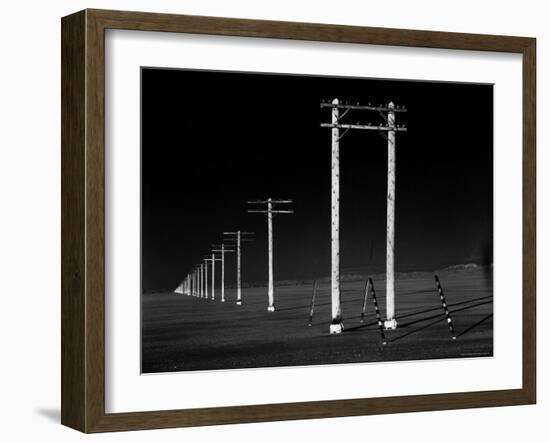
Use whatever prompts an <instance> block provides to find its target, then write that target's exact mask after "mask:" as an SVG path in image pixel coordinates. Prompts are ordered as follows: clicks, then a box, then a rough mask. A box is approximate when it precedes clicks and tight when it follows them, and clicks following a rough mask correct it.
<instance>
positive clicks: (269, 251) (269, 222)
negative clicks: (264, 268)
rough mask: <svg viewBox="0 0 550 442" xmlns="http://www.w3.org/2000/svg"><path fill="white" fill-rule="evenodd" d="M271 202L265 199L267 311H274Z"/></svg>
mask: <svg viewBox="0 0 550 442" xmlns="http://www.w3.org/2000/svg"><path fill="white" fill-rule="evenodd" d="M272 209H273V204H272V203H271V198H269V199H268V200H267V255H268V281H269V282H268V289H267V297H268V301H269V304H268V306H267V311H268V312H274V311H275V305H274V300H273V213H272Z"/></svg>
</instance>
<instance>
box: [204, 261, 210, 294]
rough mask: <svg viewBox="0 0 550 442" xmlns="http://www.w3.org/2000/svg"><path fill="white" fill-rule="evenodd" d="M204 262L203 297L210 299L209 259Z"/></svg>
mask: <svg viewBox="0 0 550 442" xmlns="http://www.w3.org/2000/svg"><path fill="white" fill-rule="evenodd" d="M203 261H204V283H203V288H204V292H203V297H204V298H205V299H208V261H209V258H203Z"/></svg>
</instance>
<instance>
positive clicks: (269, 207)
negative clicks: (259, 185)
mask: <svg viewBox="0 0 550 442" xmlns="http://www.w3.org/2000/svg"><path fill="white" fill-rule="evenodd" d="M292 202H293V201H292V200H273V199H271V198H268V199H267V200H258V201H247V203H248V204H266V209H265V210H256V209H253V210H251V209H249V210H248V213H265V214H267V256H268V290H267V296H268V306H267V311H268V312H274V311H275V303H274V294H273V215H275V214H279V213H294V210H291V209H290V210H289V209H277V208H274V205H275V207H276V205H278V204H292Z"/></svg>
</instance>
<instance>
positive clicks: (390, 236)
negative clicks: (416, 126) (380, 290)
mask: <svg viewBox="0 0 550 442" xmlns="http://www.w3.org/2000/svg"><path fill="white" fill-rule="evenodd" d="M321 108H330V109H331V111H332V121H331V123H321V127H328V128H330V129H331V135H332V180H331V186H332V196H331V219H332V226H331V249H332V271H331V299H332V322H331V325H330V333H341V332H342V330H343V328H344V327H343V324H342V313H341V307H340V140H341V139H342V137H343V136H344V135H345V134H346V133H347V132H348V131H349V130H373V131H377V132H378V133H379V134H380V135H382V136H383V138H385V139H386V140H387V143H388V193H387V219H386V321H384V327H385V328H386V329H395V328H396V327H397V321H396V320H395V266H394V254H395V133H396V132H406V131H407V129H406V128H405V127H404V126H403V125H401V126H398V125H396V124H395V113H396V112H406V109H405V108H404V107H399V106H395V105H394V103H393V102H391V103H389V104H388V105H387V106H386V105H380V106H371V105H370V104H369V105H368V106H363V105H360V104H355V105H351V104H341V103H340V101H339V100H338V99H337V98H335V99H334V100H332V101H331V102H325V103H321ZM341 110H343V112H342V114H340V111H341ZM352 110H361V111H374V112H377V113H378V114H379V115H380V116H381V117H382V119H383V120H384V123H382V124H379V125H376V124H371V123H368V124H360V123H357V124H347V123H343V122H342V119H343V118H344V116H345V115H346V114H347V113H348V112H350V111H352ZM341 129H344V132H343V133H342V134H341V133H340V130H341Z"/></svg>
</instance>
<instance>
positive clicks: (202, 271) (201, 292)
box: [199, 263, 204, 298]
mask: <svg viewBox="0 0 550 442" xmlns="http://www.w3.org/2000/svg"><path fill="white" fill-rule="evenodd" d="M199 288H200V296H199V297H200V298H202V297H203V296H204V263H203V264H201V271H200V275H199Z"/></svg>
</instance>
